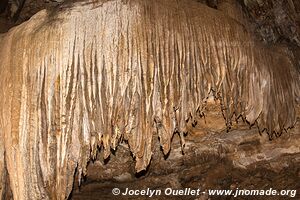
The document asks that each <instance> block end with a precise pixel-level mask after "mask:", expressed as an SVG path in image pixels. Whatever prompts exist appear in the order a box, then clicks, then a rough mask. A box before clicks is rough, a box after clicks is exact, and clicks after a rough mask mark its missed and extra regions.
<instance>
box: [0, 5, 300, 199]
mask: <svg viewBox="0 0 300 200" xmlns="http://www.w3.org/2000/svg"><path fill="white" fill-rule="evenodd" d="M0 45H1V47H2V48H1V49H0V61H1V62H0V67H1V71H0V74H1V80H0V85H1V87H0V90H1V95H2V97H1V98H0V107H1V114H2V115H1V121H0V123H1V124H0V131H1V132H0V134H1V137H0V146H1V147H0V153H1V155H0V156H1V157H3V158H4V157H5V162H3V161H2V160H4V159H1V161H0V178H1V172H2V171H3V172H2V175H3V174H4V170H2V169H4V168H6V169H7V170H8V173H9V178H10V187H11V189H12V191H13V195H14V198H15V199H20V200H21V199H65V197H66V196H68V195H69V193H70V191H71V189H72V184H73V181H74V180H73V177H74V172H75V170H76V169H77V170H78V172H79V179H81V175H82V174H83V175H84V174H85V173H86V164H87V162H88V161H89V160H90V159H93V158H95V156H96V153H97V149H98V148H101V151H103V152H104V158H108V157H109V155H110V152H111V149H116V148H117V145H118V143H119V142H121V141H127V142H128V144H129V147H130V150H131V152H132V154H133V156H134V158H135V161H136V170H137V171H141V170H144V169H145V168H146V167H147V166H148V164H149V162H150V160H151V155H152V148H151V147H152V139H153V138H154V139H156V138H155V137H154V136H156V135H158V137H159V141H160V144H161V146H162V149H163V152H164V153H165V154H167V153H168V152H169V150H170V145H171V144H170V143H171V138H172V136H173V134H174V133H179V134H180V136H181V140H182V145H184V138H183V133H185V132H186V130H187V129H186V126H187V124H188V123H193V122H194V120H196V118H197V116H198V115H200V114H201V113H202V112H203V107H204V105H205V100H206V98H208V97H209V96H210V95H214V97H215V98H218V99H220V101H221V105H220V109H221V110H222V112H223V115H224V118H225V123H226V125H227V126H228V127H230V125H231V121H232V120H235V119H236V118H239V117H242V118H244V119H245V120H246V121H248V122H249V124H250V125H252V124H257V126H258V127H259V128H260V130H261V131H263V130H265V131H266V132H267V133H268V134H269V135H270V136H272V135H273V134H280V133H281V132H282V131H284V130H286V129H288V128H290V127H292V126H293V125H294V123H295V120H296V116H295V104H296V102H295V99H296V98H297V95H299V75H298V74H297V73H296V72H295V70H294V68H293V66H292V64H291V62H290V60H289V59H288V58H287V57H286V56H284V55H282V54H280V53H276V52H272V51H271V50H269V49H268V48H267V47H264V46H262V45H260V44H258V43H255V42H254V40H253V39H252V38H251V36H250V35H249V33H247V31H246V30H245V28H244V27H243V26H242V25H240V24H239V23H237V22H236V21H234V20H233V19H230V18H227V17H226V16H224V15H223V14H222V13H220V12H218V11H216V10H213V9H210V8H207V7H205V6H202V5H201V4H198V3H196V2H193V1H185V0H181V1H176V0H126V1H121V0H111V1H99V2H97V3H95V2H94V3H77V4H74V5H72V6H70V5H66V6H62V7H61V8H60V9H58V10H56V11H53V12H52V13H49V12H48V11H45V10H44V11H41V12H39V13H38V14H37V15H35V16H34V17H33V18H32V19H30V20H29V21H28V22H25V23H23V24H22V25H20V26H18V27H16V28H14V29H13V30H11V31H10V32H9V33H7V34H6V35H2V36H0ZM4 151H5V155H4ZM0 180H1V179H0ZM0 184H1V183H0Z"/></svg>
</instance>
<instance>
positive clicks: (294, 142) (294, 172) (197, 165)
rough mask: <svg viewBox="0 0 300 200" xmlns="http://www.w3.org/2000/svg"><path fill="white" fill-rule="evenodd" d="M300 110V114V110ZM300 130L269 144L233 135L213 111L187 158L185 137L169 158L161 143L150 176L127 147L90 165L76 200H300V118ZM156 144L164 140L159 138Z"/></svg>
mask: <svg viewBox="0 0 300 200" xmlns="http://www.w3.org/2000/svg"><path fill="white" fill-rule="evenodd" d="M298 111H300V109H298ZM299 113H300V112H298V122H297V124H296V126H295V127H294V128H293V129H291V130H289V131H288V132H287V133H284V134H283V135H281V136H280V137H278V138H275V139H273V140H271V141H270V140H269V137H268V136H267V134H266V133H262V134H259V132H258V130H257V129H256V128H251V129H249V127H248V126H247V125H238V126H237V125H235V126H234V127H233V128H232V130H230V131H229V132H227V131H226V129H224V128H225V127H224V126H223V125H222V124H224V122H223V123H222V120H223V119H222V116H221V114H220V113H219V112H217V111H216V110H214V108H213V109H211V110H210V115H208V116H206V119H205V122H203V123H202V124H201V123H200V124H198V125H197V126H196V128H193V129H191V131H192V133H191V134H188V135H187V136H186V145H185V148H184V155H183V154H182V151H181V144H180V140H179V137H178V136H177V135H174V138H173V141H172V150H171V152H170V154H169V155H168V156H163V153H162V151H161V150H160V147H159V144H158V142H157V143H156V144H155V147H154V153H153V158H152V161H151V164H150V166H149V168H148V169H147V171H146V172H143V173H140V174H136V173H135V171H134V161H133V158H132V156H131V155H130V152H129V149H128V146H127V145H126V144H125V143H124V144H121V145H120V146H119V147H118V149H117V150H116V152H114V154H113V155H112V156H111V157H110V159H109V160H108V161H105V162H104V161H103V160H101V159H100V158H101V153H99V155H98V159H96V160H95V161H94V162H92V161H91V162H90V163H89V165H88V171H87V175H86V177H85V178H84V181H83V182H82V184H81V186H80V187H79V186H78V181H76V183H75V185H74V189H73V192H72V194H71V195H70V197H69V199H70V200H79V199H80V200H82V199H193V200H194V199H197V200H207V199H222V200H223V199H241V200H242V199H272V200H279V199H300V145H299V144H300V118H299V116H300V115H299ZM154 141H158V140H157V139H154ZM113 188H119V189H120V190H121V192H124V191H125V189H126V188H129V189H139V190H141V189H147V188H150V189H153V190H154V189H159V190H162V191H164V189H166V188H172V189H184V188H191V189H200V190H201V191H205V190H208V189H232V190H235V189H236V188H239V189H249V190H251V189H256V190H263V189H265V190H268V189H270V188H272V189H276V190H277V191H280V190H282V189H289V190H297V194H296V196H295V197H289V196H279V195H278V196H238V197H234V196H208V194H207V193H206V194H201V195H199V196H153V197H151V198H149V197H147V196H122V195H118V196H114V195H113V194H112V189H113Z"/></svg>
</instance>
